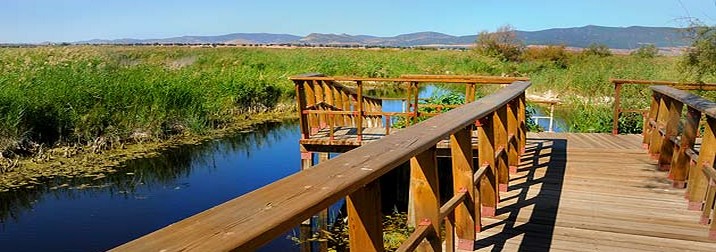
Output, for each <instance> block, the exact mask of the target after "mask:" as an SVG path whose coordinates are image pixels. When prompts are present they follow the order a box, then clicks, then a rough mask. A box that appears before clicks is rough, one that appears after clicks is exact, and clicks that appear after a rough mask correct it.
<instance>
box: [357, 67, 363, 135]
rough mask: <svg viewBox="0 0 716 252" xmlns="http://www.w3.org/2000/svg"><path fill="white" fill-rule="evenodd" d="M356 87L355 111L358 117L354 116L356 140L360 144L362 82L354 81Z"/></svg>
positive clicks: (361, 133) (361, 129) (361, 131)
mask: <svg viewBox="0 0 716 252" xmlns="http://www.w3.org/2000/svg"><path fill="white" fill-rule="evenodd" d="M356 85H357V86H358V90H357V93H358V94H357V98H356V99H357V101H356V103H355V104H356V106H357V107H356V108H355V110H356V111H358V116H356V131H357V132H356V138H357V140H358V142H360V141H363V82H362V81H356Z"/></svg>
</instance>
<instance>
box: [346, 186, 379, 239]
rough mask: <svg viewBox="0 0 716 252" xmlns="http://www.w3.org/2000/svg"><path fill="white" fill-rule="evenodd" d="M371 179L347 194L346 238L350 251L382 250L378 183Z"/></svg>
mask: <svg viewBox="0 0 716 252" xmlns="http://www.w3.org/2000/svg"><path fill="white" fill-rule="evenodd" d="M378 181H379V180H376V181H373V182H371V183H369V184H367V185H366V186H364V187H362V188H359V189H358V190H357V191H355V192H353V193H351V194H350V195H348V197H347V199H346V202H347V203H346V205H347V210H348V237H349V238H348V239H349V242H350V248H351V250H352V251H383V250H384V249H383V220H382V213H381V206H380V183H379V182H378Z"/></svg>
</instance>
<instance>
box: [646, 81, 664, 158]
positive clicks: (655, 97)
mask: <svg viewBox="0 0 716 252" xmlns="http://www.w3.org/2000/svg"><path fill="white" fill-rule="evenodd" d="M659 96H660V94H659V93H657V92H653V93H652V94H651V106H650V107H649V114H648V115H647V116H646V117H644V130H643V134H642V135H644V141H643V143H644V145H643V147H644V149H647V150H648V149H649V145H650V144H651V137H652V136H651V134H652V133H653V132H654V126H652V125H651V121H656V114H658V113H659Z"/></svg>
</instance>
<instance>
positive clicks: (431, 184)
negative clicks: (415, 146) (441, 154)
mask: <svg viewBox="0 0 716 252" xmlns="http://www.w3.org/2000/svg"><path fill="white" fill-rule="evenodd" d="M435 154H436V149H435V147H432V148H430V149H428V150H426V151H424V152H422V153H420V154H418V155H417V156H415V157H413V158H411V159H410V196H411V197H412V198H413V202H414V203H415V205H414V211H415V212H414V213H413V218H414V219H413V222H414V223H416V224H418V225H419V223H425V222H430V223H431V225H432V227H433V228H434V230H440V190H439V188H440V187H439V185H438V169H437V168H438V167H437V157H436V155H435ZM437 236H438V237H437V239H435V238H433V239H428V241H426V242H423V243H421V244H420V245H419V246H418V251H440V250H441V247H442V245H441V243H442V242H441V241H440V237H439V234H438V235H437ZM358 251H361V250H358Z"/></svg>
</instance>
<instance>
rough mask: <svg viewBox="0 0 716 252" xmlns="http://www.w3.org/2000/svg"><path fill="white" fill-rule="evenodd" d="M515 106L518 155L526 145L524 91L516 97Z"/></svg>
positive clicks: (523, 150)
mask: <svg viewBox="0 0 716 252" xmlns="http://www.w3.org/2000/svg"><path fill="white" fill-rule="evenodd" d="M517 102H518V103H517V106H518V109H517V111H518V121H519V130H520V131H519V134H518V136H519V143H520V145H519V150H520V155H521V154H523V153H525V146H527V107H526V106H527V104H526V103H525V102H526V99H525V93H524V92H523V93H522V95H520V96H519V97H518V98H517Z"/></svg>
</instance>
